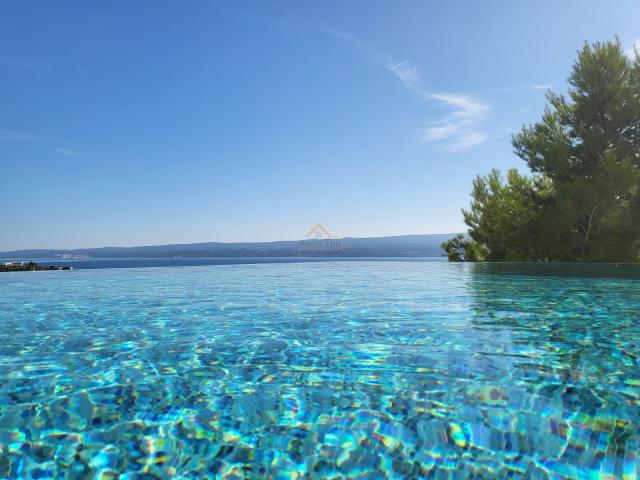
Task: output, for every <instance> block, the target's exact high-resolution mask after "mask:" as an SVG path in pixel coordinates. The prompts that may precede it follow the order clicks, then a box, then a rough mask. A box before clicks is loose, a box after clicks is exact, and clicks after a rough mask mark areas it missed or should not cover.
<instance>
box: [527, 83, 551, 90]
mask: <svg viewBox="0 0 640 480" xmlns="http://www.w3.org/2000/svg"><path fill="white" fill-rule="evenodd" d="M551 86H552V85H551V84H550V83H545V84H540V83H534V84H533V85H530V87H531V88H533V89H534V90H549V89H550V88H551Z"/></svg>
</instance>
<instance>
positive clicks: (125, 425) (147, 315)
mask: <svg viewBox="0 0 640 480" xmlns="http://www.w3.org/2000/svg"><path fill="white" fill-rule="evenodd" d="M639 362H640V270H638V268H637V267H614V266H593V267H589V268H586V269H585V268H578V267H569V266H567V267H564V266H553V267H549V266H536V265H526V266H517V265H507V266H499V265H469V264H446V263H428V262H322V263H303V264H270V265H224V266H209V267H172V268H139V269H104V270H79V271H73V272H63V271H58V272H35V273H29V272H24V273H7V274H2V275H0V478H100V479H107V478H118V476H119V475H120V477H119V478H123V479H139V478H140V479H141V478H145V479H146V478H216V477H217V478H274V479H281V478H282V479H284V478H286V479H297V478H314V479H324V478H358V479H365V478H375V479H377V478H419V477H426V478H437V479H449V478H454V479H455V478H534V479H536V478H539V479H563V478H624V479H627V480H630V479H634V478H637V476H638V475H639V474H640V460H639V459H638V452H639V451H640V442H639V440H640V430H639V429H640V365H639Z"/></svg>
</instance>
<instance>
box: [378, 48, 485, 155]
mask: <svg viewBox="0 0 640 480" xmlns="http://www.w3.org/2000/svg"><path fill="white" fill-rule="evenodd" d="M385 67H386V68H387V70H389V71H390V72H391V73H393V74H394V75H395V76H396V77H397V78H398V79H400V81H401V82H402V83H403V84H404V86H405V87H407V88H408V89H409V90H411V91H412V92H413V93H415V94H417V95H419V96H421V97H423V98H426V99H427V100H430V101H435V102H439V103H441V104H443V105H444V106H446V107H449V108H451V109H452V111H451V113H449V114H448V115H446V116H445V117H443V118H441V119H439V120H436V121H432V122H429V123H427V125H426V126H425V127H424V128H423V129H422V131H421V132H420V136H419V138H420V140H421V141H423V142H425V143H434V142H441V147H442V150H444V151H448V152H454V151H460V150H466V149H468V148H471V147H473V146H475V145H478V144H480V143H483V142H484V141H486V140H487V135H485V134H484V133H482V132H480V131H479V130H478V129H479V126H480V125H479V123H480V121H481V120H482V118H483V117H484V116H485V114H486V113H487V112H488V111H489V106H488V105H486V104H485V103H482V102H481V101H479V100H477V99H475V98H474V97H473V96H471V95H463V94H453V93H431V92H429V91H428V90H426V89H425V88H424V87H423V83H422V78H421V76H420V72H419V70H418V66H417V65H415V64H414V63H413V62H411V61H409V60H405V61H403V62H396V63H387V64H386V65H385Z"/></svg>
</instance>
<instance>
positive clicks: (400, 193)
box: [0, 0, 640, 250]
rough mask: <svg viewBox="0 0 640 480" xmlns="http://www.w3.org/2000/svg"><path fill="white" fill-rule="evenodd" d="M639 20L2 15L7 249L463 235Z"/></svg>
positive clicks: (373, 13) (542, 12)
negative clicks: (495, 187)
mask: <svg viewBox="0 0 640 480" xmlns="http://www.w3.org/2000/svg"><path fill="white" fill-rule="evenodd" d="M616 36H617V37H618V38H619V40H620V42H621V43H622V44H623V46H624V48H625V49H631V48H632V46H633V44H634V42H636V43H637V44H638V45H639V46H640V2H638V1H637V0H628V1H625V0H621V1H610V2H603V1H600V0H563V1H562V2H559V1H557V0H536V1H527V2H525V1H516V2H514V1H507V0H504V1H491V0H489V1H483V2H476V1H472V0H468V1H456V0H453V1H447V2H436V1H411V0H405V1H402V2H389V1H385V2H383V1H371V0H362V1H357V0H354V1H348V2H342V1H326V2H306V1H303V2H300V1H291V2H286V1H278V0H272V1H269V2H263V1H228V2H218V1H212V0H191V1H185V2H175V1H160V0H154V1H151V0H149V1H136V2H129V1H110V2H83V1H79V0H78V1H56V2H51V1H31V0H24V1H17V0H16V1H6V0H5V1H1V2H0V175H1V176H2V182H1V183H0V250H13V249H23V248H79V247H97V246H130V245H152V244H167V243H191V242H204V241H229V242H230V241H270V240H283V239H287V240H295V239H299V238H302V237H303V236H304V235H305V234H306V232H307V231H308V230H309V228H310V227H312V226H313V225H315V224H317V223H320V224H322V225H323V226H324V227H325V228H326V229H327V230H329V231H330V232H331V233H332V234H333V235H334V236H339V237H342V236H384V235H401V234H418V233H449V232H459V231H464V230H465V227H464V223H463V221H462V215H461V213H460V209H461V208H463V207H465V206H467V205H468V203H469V192H470V190H471V181H472V180H473V178H474V177H475V176H476V175H477V174H484V173H487V172H488V171H489V170H491V168H494V167H495V168H499V169H502V170H505V169H508V168H510V167H518V168H519V169H521V170H523V171H524V170H526V169H525V168H524V167H525V165H524V163H523V162H522V161H521V160H520V159H518V158H517V157H516V156H515V155H514V154H513V149H512V146H511V143H510V142H511V135H512V134H514V133H517V132H518V130H519V129H520V128H521V127H522V125H525V124H529V123H532V122H535V121H537V120H538V119H539V118H540V115H541V114H542V112H543V109H544V105H545V92H546V91H547V90H549V89H551V90H553V91H555V92H560V93H562V92H565V91H566V89H567V82H566V79H567V77H568V75H569V73H570V70H571V66H572V64H573V62H574V59H575V55H576V51H577V50H578V49H579V48H580V47H581V46H582V45H583V44H584V42H585V41H587V42H593V41H606V40H613V39H615V37H616Z"/></svg>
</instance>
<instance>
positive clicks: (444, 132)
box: [318, 27, 489, 151]
mask: <svg viewBox="0 0 640 480" xmlns="http://www.w3.org/2000/svg"><path fill="white" fill-rule="evenodd" d="M318 30H319V31H321V32H323V33H325V34H328V35H331V36H332V37H334V38H337V39H339V40H341V41H344V42H347V43H350V44H352V45H355V46H356V47H357V48H358V49H359V50H361V51H363V52H364V53H365V54H366V55H367V56H368V57H369V58H370V59H371V60H373V61H374V62H376V63H379V64H381V65H382V66H384V68H386V69H387V70H388V71H389V72H390V73H392V74H393V75H394V76H395V77H396V78H398V79H399V80H400V81H401V82H402V83H403V85H404V86H405V87H406V88H407V89H408V90H410V91H411V92H413V93H414V94H416V95H418V96H420V97H422V98H423V99H426V100H428V101H430V102H439V103H441V104H444V105H446V106H448V107H449V108H451V109H452V110H453V111H452V112H451V113H449V114H448V115H446V116H445V117H444V118H442V119H440V120H437V121H434V122H429V123H428V124H427V126H426V127H425V128H424V129H423V130H422V131H421V132H420V136H419V138H420V141H422V142H425V143H432V142H440V146H441V147H442V150H444V151H458V150H464V149H466V148H470V147H472V146H474V145H478V144H480V143H482V142H484V141H485V140H486V139H487V136H486V135H485V134H484V133H482V132H480V131H479V130H478V129H479V127H480V125H479V123H480V121H481V120H482V119H483V117H484V116H485V114H486V113H487V112H488V111H489V106H488V105H486V104H484V103H482V102H480V101H479V100H477V99H475V98H473V97H472V96H471V95H460V94H452V93H433V92H430V91H429V90H428V89H426V88H425V87H424V86H423V82H422V77H421V76H420V71H419V68H418V66H417V65H416V64H415V63H414V62H412V61H411V60H403V61H401V62H398V61H394V60H391V59H390V58H389V56H388V55H384V54H382V53H380V52H378V51H375V50H372V49H370V48H367V47H366V46H364V45H362V43H361V42H360V41H359V40H358V39H357V38H356V37H354V36H353V35H350V34H348V33H344V32H341V31H338V30H334V29H330V28H324V27H322V28H318Z"/></svg>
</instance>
